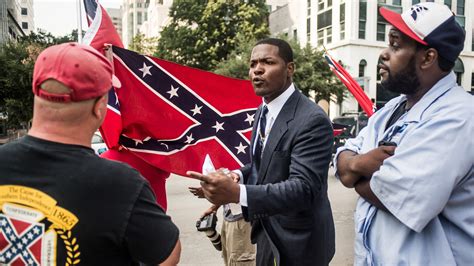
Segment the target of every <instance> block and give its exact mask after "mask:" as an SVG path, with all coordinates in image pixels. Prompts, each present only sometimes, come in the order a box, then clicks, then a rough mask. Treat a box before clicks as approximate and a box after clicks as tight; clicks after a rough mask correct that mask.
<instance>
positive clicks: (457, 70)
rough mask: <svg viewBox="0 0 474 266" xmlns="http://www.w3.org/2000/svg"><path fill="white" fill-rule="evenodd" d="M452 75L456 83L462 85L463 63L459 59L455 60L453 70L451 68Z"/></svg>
mask: <svg viewBox="0 0 474 266" xmlns="http://www.w3.org/2000/svg"><path fill="white" fill-rule="evenodd" d="M453 71H454V74H456V83H457V84H459V85H461V83H462V74H463V73H464V63H463V62H462V60H461V59H459V58H458V59H456V62H454V68H453Z"/></svg>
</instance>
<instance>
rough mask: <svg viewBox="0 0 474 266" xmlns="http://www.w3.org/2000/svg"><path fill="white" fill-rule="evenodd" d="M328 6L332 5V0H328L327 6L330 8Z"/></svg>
mask: <svg viewBox="0 0 474 266" xmlns="http://www.w3.org/2000/svg"><path fill="white" fill-rule="evenodd" d="M330 7H332V0H328V5H327V8H330Z"/></svg>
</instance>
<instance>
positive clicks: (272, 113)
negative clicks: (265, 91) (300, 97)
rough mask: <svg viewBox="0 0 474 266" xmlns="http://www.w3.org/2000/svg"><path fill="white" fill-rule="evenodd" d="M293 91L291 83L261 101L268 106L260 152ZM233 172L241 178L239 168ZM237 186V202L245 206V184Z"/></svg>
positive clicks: (258, 126)
mask: <svg viewBox="0 0 474 266" xmlns="http://www.w3.org/2000/svg"><path fill="white" fill-rule="evenodd" d="M294 91H295V86H294V85H293V83H291V85H290V87H288V89H286V90H285V91H284V92H283V93H282V94H280V96H278V97H276V98H275V99H274V100H273V101H271V102H269V103H265V101H264V102H263V106H267V108H268V113H267V116H266V119H267V121H268V122H267V125H266V127H265V139H264V140H263V147H262V152H263V150H264V148H265V144H266V143H267V139H268V137H269V134H270V131H271V130H272V126H273V124H274V122H275V119H276V118H277V117H278V114H279V113H280V111H281V109H282V108H283V105H285V103H286V101H288V99H289V98H290V96H291V94H293V92H294ZM262 100H263V99H262ZM256 119H257V120H256V121H257V123H258V125H257V128H256V130H257V131H256V132H259V130H260V118H256ZM254 135H255V136H256V137H257V136H258V134H254ZM252 153H255V145H253V150H252ZM234 172H236V173H237V174H238V175H239V176H240V179H241V180H242V179H243V176H242V172H240V171H239V170H236V171H234ZM239 186H240V198H239V203H240V205H242V206H245V207H247V189H246V188H245V185H243V184H239Z"/></svg>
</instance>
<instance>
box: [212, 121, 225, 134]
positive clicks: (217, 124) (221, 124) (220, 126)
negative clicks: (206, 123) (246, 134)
mask: <svg viewBox="0 0 474 266" xmlns="http://www.w3.org/2000/svg"><path fill="white" fill-rule="evenodd" d="M223 125H224V122H222V123H219V122H217V121H216V125H215V126H212V128H215V129H216V133H217V132H219V130H224V127H223Z"/></svg>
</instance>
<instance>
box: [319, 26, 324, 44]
mask: <svg viewBox="0 0 474 266" xmlns="http://www.w3.org/2000/svg"><path fill="white" fill-rule="evenodd" d="M323 44H324V29H320V30H318V46H322V45H323Z"/></svg>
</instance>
